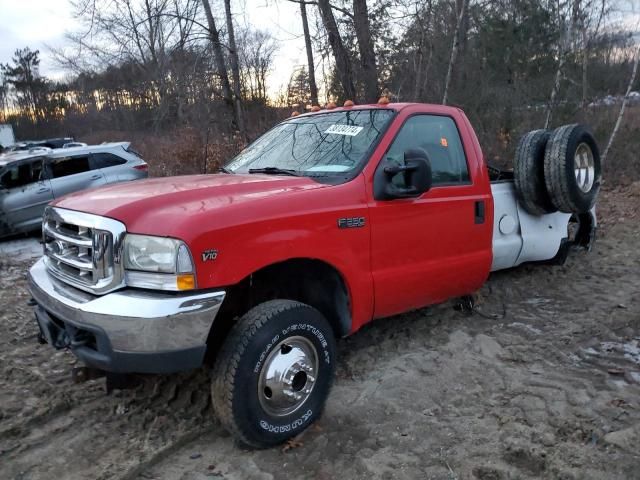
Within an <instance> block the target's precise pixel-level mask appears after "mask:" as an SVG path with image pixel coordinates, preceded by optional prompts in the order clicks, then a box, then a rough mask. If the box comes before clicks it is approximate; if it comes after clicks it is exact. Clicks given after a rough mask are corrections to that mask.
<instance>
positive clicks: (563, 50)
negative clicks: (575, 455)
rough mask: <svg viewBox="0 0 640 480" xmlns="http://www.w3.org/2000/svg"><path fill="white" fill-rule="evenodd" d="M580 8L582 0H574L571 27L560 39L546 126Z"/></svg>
mask: <svg viewBox="0 0 640 480" xmlns="http://www.w3.org/2000/svg"><path fill="white" fill-rule="evenodd" d="M558 8H560V7H558ZM579 10H580V0H574V1H573V7H572V12H571V21H570V22H569V28H568V29H567V33H566V34H565V35H564V36H563V38H562V39H561V40H560V47H559V48H558V53H559V56H560V58H558V68H557V69H556V75H555V79H554V81H553V88H552V89H551V96H550V98H549V105H548V106H547V115H546V118H545V121H544V128H549V125H551V117H552V116H553V110H554V108H555V105H556V97H557V96H558V92H559V91H560V82H561V81H562V72H563V70H564V64H565V62H566V60H567V57H568V56H569V52H570V51H571V42H572V40H573V32H574V30H575V27H576V22H577V21H578V13H579ZM560 15H561V13H560V11H558V16H560Z"/></svg>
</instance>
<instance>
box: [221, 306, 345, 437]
mask: <svg viewBox="0 0 640 480" xmlns="http://www.w3.org/2000/svg"><path fill="white" fill-rule="evenodd" d="M334 364H335V340H334V337H333V331H332V329H331V326H330V325H329V323H328V322H327V320H326V319H325V318H324V317H323V316H322V314H321V313H320V312H319V311H317V310H316V309H314V308H312V307H310V306H308V305H305V304H302V303H299V302H294V301H290V300H272V301H268V302H265V303H263V304H260V305H258V306H257V307H254V308H253V309H252V310H250V311H249V312H248V313H247V314H245V315H244V316H243V317H242V318H241V319H240V320H239V321H238V323H237V324H236V325H235V326H234V327H233V328H232V330H231V332H230V334H229V337H228V338H227V339H226V341H225V343H224V345H223V347H222V350H221V352H220V354H219V355H218V358H217V360H216V364H215V367H214V372H213V379H212V386H211V393H212V398H213V408H214V410H215V412H216V414H217V416H218V418H219V419H220V421H221V423H222V425H223V426H224V427H225V428H227V430H229V431H230V432H231V433H233V434H234V435H235V436H236V437H237V438H238V439H239V440H240V441H242V442H243V443H245V444H247V445H250V446H253V447H258V448H260V447H268V446H271V445H276V444H279V443H282V442H284V441H286V440H287V439H288V438H290V437H293V436H295V435H298V434H299V433H301V432H302V431H303V430H304V429H305V428H307V427H308V426H309V425H310V424H311V423H313V421H314V420H316V419H317V418H318V416H319V415H320V413H321V412H322V409H323V407H324V403H325V400H326V398H327V395H328V393H329V389H330V387H331V383H332V381H333V375H334Z"/></svg>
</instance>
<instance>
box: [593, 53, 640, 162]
mask: <svg viewBox="0 0 640 480" xmlns="http://www.w3.org/2000/svg"><path fill="white" fill-rule="evenodd" d="M639 63H640V46H639V47H637V51H636V52H635V60H634V61H633V69H632V70H631V76H630V77H629V83H628V84H627V91H626V93H625V95H624V98H623V99H622V105H620V112H619V113H618V118H617V119H616V123H615V125H614V126H613V130H612V131H611V135H610V136H609V141H608V142H607V147H606V148H605V149H604V152H603V153H602V162H603V163H604V162H605V160H606V159H607V155H608V154H609V150H610V149H611V145H613V141H614V140H615V138H616V135H617V134H618V130H619V129H620V124H621V123H622V117H624V112H625V109H626V108H627V102H628V101H629V94H630V93H631V89H632V88H633V84H634V83H635V81H636V76H637V74H638V64H639Z"/></svg>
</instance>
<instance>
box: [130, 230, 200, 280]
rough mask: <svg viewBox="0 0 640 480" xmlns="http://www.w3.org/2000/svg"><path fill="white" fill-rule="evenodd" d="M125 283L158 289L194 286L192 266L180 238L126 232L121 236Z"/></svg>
mask: <svg viewBox="0 0 640 480" xmlns="http://www.w3.org/2000/svg"><path fill="white" fill-rule="evenodd" d="M124 268H125V269H126V272H125V277H126V281H127V285H130V286H132V287H140V288H150V289H160V290H191V289H193V288H195V269H194V266H193V261H192V259H191V254H190V253H189V249H188V248H187V246H186V245H185V244H184V243H183V242H181V241H180V240H176V239H173V238H164V237H153V236H149V235H135V234H128V235H127V236H126V237H125V239H124Z"/></svg>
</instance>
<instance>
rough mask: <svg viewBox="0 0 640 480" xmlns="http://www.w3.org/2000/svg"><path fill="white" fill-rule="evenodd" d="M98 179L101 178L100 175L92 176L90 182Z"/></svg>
mask: <svg viewBox="0 0 640 480" xmlns="http://www.w3.org/2000/svg"><path fill="white" fill-rule="evenodd" d="M99 178H102V175H92V176H91V180H98V179H99Z"/></svg>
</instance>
